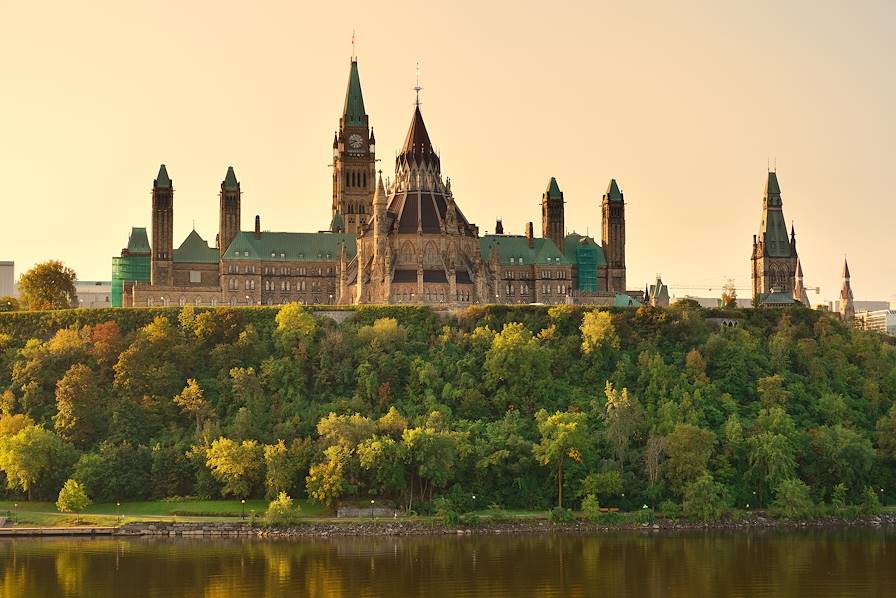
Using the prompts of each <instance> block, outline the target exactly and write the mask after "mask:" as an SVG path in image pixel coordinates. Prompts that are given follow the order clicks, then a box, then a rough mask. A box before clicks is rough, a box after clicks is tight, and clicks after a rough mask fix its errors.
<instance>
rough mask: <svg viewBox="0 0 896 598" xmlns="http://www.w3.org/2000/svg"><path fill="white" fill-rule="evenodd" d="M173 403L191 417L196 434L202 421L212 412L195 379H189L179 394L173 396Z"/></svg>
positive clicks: (200, 427)
mask: <svg viewBox="0 0 896 598" xmlns="http://www.w3.org/2000/svg"><path fill="white" fill-rule="evenodd" d="M174 403H175V404H176V405H177V406H178V407H180V408H181V409H182V410H183V411H184V413H187V414H189V415H190V416H192V417H193V418H194V419H195V421H196V434H199V431H200V430H201V429H202V423H203V420H205V419H207V418H208V417H210V416H211V415H212V413H213V412H214V410H213V409H212V408H211V406H210V405H209V404H208V403H207V402H206V400H205V398H204V394H203V392H202V387H200V386H199V382H197V381H196V378H189V379H188V380H187V385H186V386H185V387H184V389H183V390H182V391H180V393H179V394H177V395H175V396H174Z"/></svg>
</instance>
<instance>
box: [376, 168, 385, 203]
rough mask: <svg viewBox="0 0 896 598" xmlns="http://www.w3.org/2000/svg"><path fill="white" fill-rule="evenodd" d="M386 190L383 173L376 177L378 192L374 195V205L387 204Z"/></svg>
mask: <svg viewBox="0 0 896 598" xmlns="http://www.w3.org/2000/svg"><path fill="white" fill-rule="evenodd" d="M387 201H388V200H387V198H386V188H385V187H384V186H383V173H379V174H377V176H376V191H374V193H373V205H375V206H377V205H383V206H385V205H386V203H387Z"/></svg>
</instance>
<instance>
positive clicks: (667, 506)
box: [660, 500, 681, 519]
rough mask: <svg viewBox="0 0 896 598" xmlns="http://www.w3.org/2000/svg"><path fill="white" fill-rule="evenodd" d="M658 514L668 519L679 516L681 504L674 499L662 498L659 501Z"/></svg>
mask: <svg viewBox="0 0 896 598" xmlns="http://www.w3.org/2000/svg"><path fill="white" fill-rule="evenodd" d="M660 515H662V516H663V517H667V518H669V519H678V518H679V517H681V505H679V504H678V503H677V502H675V501H674V500H664V501H663V502H661V503H660Z"/></svg>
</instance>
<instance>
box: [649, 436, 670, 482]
mask: <svg viewBox="0 0 896 598" xmlns="http://www.w3.org/2000/svg"><path fill="white" fill-rule="evenodd" d="M665 452H666V438H665V436H651V437H650V438H648V439H647V446H646V447H645V449H644V469H645V470H646V471H647V480H648V482H649V483H650V488H651V491H652V490H653V489H654V488H655V487H656V484H657V482H659V479H660V466H661V465H662V463H663V457H664V455H665Z"/></svg>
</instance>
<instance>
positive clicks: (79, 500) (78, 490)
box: [56, 479, 91, 513]
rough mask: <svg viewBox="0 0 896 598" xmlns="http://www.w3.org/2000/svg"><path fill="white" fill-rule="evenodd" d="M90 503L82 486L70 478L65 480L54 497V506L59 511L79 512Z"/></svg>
mask: <svg viewBox="0 0 896 598" xmlns="http://www.w3.org/2000/svg"><path fill="white" fill-rule="evenodd" d="M90 504H91V503H90V499H89V498H87V492H86V491H85V490H84V486H83V485H82V484H81V483H79V482H77V481H75V480H72V479H69V480H66V482H65V484H64V485H63V486H62V490H60V491H59V498H57V499H56V508H57V509H59V511H60V512H61V513H80V512H82V511H83V510H84V509H86V508H87V507H89V506H90Z"/></svg>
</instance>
